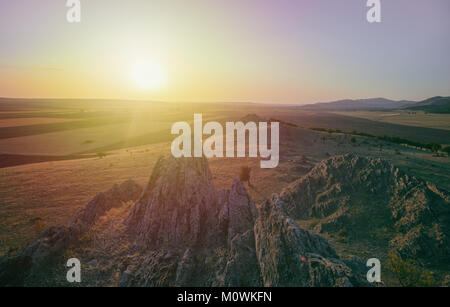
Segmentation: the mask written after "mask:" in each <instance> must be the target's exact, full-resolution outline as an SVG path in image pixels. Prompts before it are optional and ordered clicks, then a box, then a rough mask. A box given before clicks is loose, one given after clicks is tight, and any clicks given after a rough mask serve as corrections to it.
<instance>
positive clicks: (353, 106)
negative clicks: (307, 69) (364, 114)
mask: <svg viewBox="0 0 450 307" xmlns="http://www.w3.org/2000/svg"><path fill="white" fill-rule="evenodd" d="M416 103H417V102H416V101H408V100H400V101H395V100H389V99H386V98H369V99H356V100H352V99H344V100H338V101H333V102H319V103H315V104H307V105H304V106H301V108H302V109H313V110H329V111H354V110H387V109H398V108H403V107H407V106H411V105H414V104H416Z"/></svg>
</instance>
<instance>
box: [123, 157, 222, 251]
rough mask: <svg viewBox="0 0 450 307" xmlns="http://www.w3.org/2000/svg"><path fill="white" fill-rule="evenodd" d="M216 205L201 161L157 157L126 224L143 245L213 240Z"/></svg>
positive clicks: (187, 243)
mask: <svg viewBox="0 0 450 307" xmlns="http://www.w3.org/2000/svg"><path fill="white" fill-rule="evenodd" d="M218 212H219V205H218V201H217V192H216V190H215V188H214V183H213V181H212V176H211V172H210V170H209V166H208V163H207V160H206V159H205V158H179V159H177V158H173V157H168V158H160V159H159V160H158V161H157V163H156V165H155V166H154V168H153V171H152V174H151V177H150V179H149V182H148V184H147V186H146V187H145V189H144V192H143V194H142V196H141V197H140V199H139V201H138V202H137V203H136V204H135V206H134V208H133V209H132V211H131V213H130V215H129V217H128V219H127V220H126V223H127V225H128V227H129V229H130V231H132V232H133V233H135V234H136V236H137V238H138V241H139V242H140V243H141V244H145V245H147V246H161V245H167V246H178V247H180V246H196V245H205V244H208V243H211V242H212V241H216V240H217V239H220V238H217V236H219V233H218V231H217V215H218Z"/></svg>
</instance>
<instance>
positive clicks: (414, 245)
mask: <svg viewBox="0 0 450 307" xmlns="http://www.w3.org/2000/svg"><path fill="white" fill-rule="evenodd" d="M281 198H282V199H283V201H284V202H285V203H286V209H287V212H288V214H289V215H290V216H293V217H295V218H297V219H309V218H317V219H320V222H319V223H318V225H317V226H316V229H317V230H320V231H324V232H334V231H338V230H341V229H343V228H344V226H346V228H348V227H351V226H352V225H353V224H358V223H366V224H369V223H368V221H369V220H370V223H371V224H372V226H373V227H378V228H380V229H381V228H383V227H387V228H389V227H391V226H392V228H393V229H395V233H396V235H395V237H394V238H392V240H391V247H392V248H393V249H394V250H395V251H396V252H398V253H399V254H400V255H402V256H404V257H406V258H413V259H418V258H421V259H424V260H425V261H427V262H435V263H442V262H443V261H444V262H448V261H449V260H450V204H449V199H450V198H449V194H448V193H447V192H446V191H443V190H440V189H438V188H437V187H436V186H434V185H433V184H431V183H428V182H425V181H423V180H421V179H419V178H416V177H412V176H409V175H408V174H406V173H404V172H402V171H401V170H400V169H398V168H397V167H395V166H393V165H392V164H390V163H389V162H387V161H384V160H381V159H372V158H365V157H360V156H357V155H352V154H347V155H343V156H336V157H332V158H330V159H327V160H324V161H322V162H321V163H319V164H318V165H317V166H315V167H314V168H313V169H312V170H311V171H310V172H309V173H308V174H307V175H305V176H303V177H302V178H300V179H298V180H297V181H295V182H294V183H292V184H290V185H289V186H288V187H286V188H285V189H284V190H283V191H282V193H281ZM361 212H362V213H361ZM364 212H365V215H364ZM363 218H364V219H366V220H364V221H363V220H362V219H363ZM393 232H394V231H393Z"/></svg>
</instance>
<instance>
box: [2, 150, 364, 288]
mask: <svg viewBox="0 0 450 307" xmlns="http://www.w3.org/2000/svg"><path fill="white" fill-rule="evenodd" d="M130 201H131V202H133V204H130ZM286 205H287V204H286V203H285V202H284V201H283V200H282V199H281V198H280V197H279V196H278V195H274V196H273V197H272V198H271V199H269V200H266V201H265V202H264V203H263V204H259V205H256V204H255V203H254V202H253V201H252V199H251V197H250V196H249V194H248V192H247V189H246V187H245V185H244V183H243V182H241V181H240V180H238V179H236V180H234V181H233V183H232V185H231V187H230V189H229V190H220V191H216V189H215V187H214V183H213V180H212V176H211V172H210V170H209V166H208V162H207V160H206V159H205V158H179V159H175V158H173V157H167V158H160V159H159V160H158V162H157V163H156V164H155V166H154V168H153V171H152V174H151V176H150V179H149V181H148V184H147V186H146V187H145V188H144V189H141V188H140V187H139V186H138V185H136V184H135V183H134V182H132V181H127V182H125V183H123V184H122V185H120V186H118V185H116V186H114V187H113V188H112V189H110V190H109V191H106V192H104V193H99V194H98V195H97V196H96V197H94V198H93V199H92V200H91V201H90V202H89V203H88V204H87V206H86V208H85V209H83V210H82V211H81V212H80V214H79V215H78V216H77V217H75V219H74V220H73V221H72V222H71V223H69V225H67V226H58V227H52V228H49V229H47V230H46V231H44V232H43V234H42V235H41V236H40V237H39V238H38V239H37V240H36V241H35V242H33V243H32V244H31V245H30V246H29V247H27V248H25V249H24V250H23V251H22V252H21V253H19V254H18V255H17V256H14V257H5V258H3V259H2V260H1V261H0V269H1V270H0V273H1V274H0V284H2V285H11V284H15V285H35V284H38V283H39V280H40V279H36V278H34V277H36V276H39V277H40V276H44V277H45V278H46V280H47V282H48V283H49V285H51V284H57V285H60V284H58V282H57V280H60V279H61V278H60V276H59V275H60V272H56V273H55V272H54V271H52V269H48V268H55V267H59V266H56V264H55V263H58V261H60V260H61V259H63V258H64V257H65V255H66V252H67V251H70V254H71V255H74V254H73V252H74V250H73V249H74V248H75V249H76V250H77V253H78V254H75V256H77V255H78V256H79V257H86V255H95V259H94V260H92V258H93V256H89V257H88V258H87V259H89V261H84V259H81V260H82V261H84V262H83V264H84V263H86V264H84V265H86V266H88V267H89V266H90V263H94V264H93V266H90V269H89V274H92V278H91V281H92V282H93V283H95V282H97V281H98V276H100V275H102V282H103V285H115V286H150V287H153V286H236V287H240V286H361V285H366V283H365V282H364V277H363V276H364V272H362V271H361V270H358V269H353V268H357V267H358V266H357V265H356V264H355V265H352V264H353V263H350V262H345V261H341V260H340V259H339V257H338V255H337V253H336V251H335V250H334V248H333V246H332V245H331V244H330V243H329V242H328V241H326V240H325V239H324V238H322V237H321V236H319V235H315V234H312V233H310V232H308V231H306V230H304V229H302V228H301V227H300V226H299V225H298V224H297V223H296V222H295V220H293V219H292V218H291V217H289V215H288V213H287V209H286ZM105 225H108V227H105ZM112 225H114V226H115V227H111V226H112ZM97 238H100V239H101V241H100V242H101V243H102V244H103V245H104V246H102V249H101V250H97V249H98V247H97V246H96V245H95V244H97V243H98V242H99V241H98V239H97ZM105 238H108V239H105ZM46 247H48V248H47V249H46ZM45 250H48V251H51V257H50V256H46V255H44V256H42V255H43V253H42V251H45ZM105 251H108V252H106V253H105ZM44 254H45V253H44ZM44 259H45V261H46V263H48V264H49V266H42V265H40V264H41V260H42V261H43V260H44ZM58 259H59V260H58ZM98 264H101V265H98ZM97 265H98V266H97ZM19 266H21V268H22V269H21V271H20V272H21V275H20V276H19V275H16V276H15V277H14V280H12V279H11V278H12V277H11V276H13V273H14V272H15V271H16V270H17V269H18V267H19ZM55 274H56V275H55ZM64 276H65V275H64ZM33 278H34V279H33ZM53 280H55V281H54V282H52V281H53ZM86 282H87V283H89V282H90V280H89V278H87V281H86Z"/></svg>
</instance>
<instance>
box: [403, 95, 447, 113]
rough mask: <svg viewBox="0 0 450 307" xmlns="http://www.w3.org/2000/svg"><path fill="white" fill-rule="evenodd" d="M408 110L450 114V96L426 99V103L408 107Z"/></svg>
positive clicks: (422, 102)
mask: <svg viewBox="0 0 450 307" xmlns="http://www.w3.org/2000/svg"><path fill="white" fill-rule="evenodd" d="M406 109H408V110H420V111H425V112H429V113H445V114H449V113H450V96H448V97H442V96H436V97H432V98H428V99H425V100H424V101H421V102H418V103H416V104H414V105H412V106H408V107H407V108H406Z"/></svg>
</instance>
